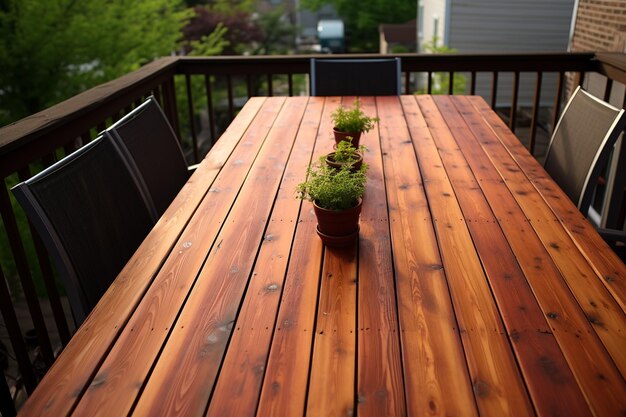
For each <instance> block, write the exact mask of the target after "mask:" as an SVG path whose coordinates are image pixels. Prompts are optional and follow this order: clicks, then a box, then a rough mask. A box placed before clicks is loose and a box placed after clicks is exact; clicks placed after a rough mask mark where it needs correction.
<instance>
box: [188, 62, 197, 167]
mask: <svg viewBox="0 0 626 417" xmlns="http://www.w3.org/2000/svg"><path fill="white" fill-rule="evenodd" d="M185 86H186V87H187V111H188V114H189V130H190V131H191V142H192V144H193V159H194V163H196V164H197V163H198V162H200V155H199V149H198V136H197V135H196V123H195V120H194V119H195V115H194V109H193V97H192V93H191V75H189V74H185Z"/></svg>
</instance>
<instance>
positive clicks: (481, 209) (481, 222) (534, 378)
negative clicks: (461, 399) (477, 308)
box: [403, 96, 591, 416]
mask: <svg viewBox="0 0 626 417" xmlns="http://www.w3.org/2000/svg"><path fill="white" fill-rule="evenodd" d="M406 101H411V103H410V104H414V103H415V102H414V101H413V100H406ZM404 102H405V101H403V104H404ZM435 104H436V106H437V107H436V109H435ZM420 106H421V107H422V109H428V115H429V117H428V122H429V125H437V126H442V127H443V126H446V125H447V126H448V129H449V132H447V131H445V130H444V129H442V130H437V132H436V134H434V135H433V137H434V141H435V144H436V148H434V145H433V146H432V148H431V149H430V150H429V152H437V149H438V150H439V154H440V156H441V159H442V161H443V164H444V167H445V168H446V172H447V173H448V175H449V176H450V180H451V182H452V184H453V187H454V190H455V192H456V195H457V198H458V200H459V203H460V205H461V209H462V210H463V214H464V216H465V218H466V219H467V225H468V228H469V230H470V233H471V235H472V239H473V240H474V243H475V245H476V249H477V251H478V254H479V256H480V258H481V262H482V264H483V266H484V268H485V272H486V273H487V277H488V279H489V283H490V285H491V288H492V290H493V293H494V296H495V299H496V302H497V303H498V308H499V310H500V313H501V315H502V319H503V321H504V324H505V327H506V329H507V333H508V335H509V338H510V340H511V344H512V346H513V349H514V351H515V354H516V357H517V361H518V363H519V365H520V369H521V371H522V374H523V376H524V380H525V383H526V386H527V387H528V390H529V392H530V395H531V398H532V400H533V403H534V406H535V410H536V412H537V414H538V415H540V416H554V415H568V416H574V415H580V416H585V415H591V411H590V410H589V407H588V406H587V404H586V402H585V400H584V397H583V396H582V392H581V390H580V388H579V387H578V385H577V384H576V380H575V378H574V375H573V374H572V372H571V370H570V369H569V366H568V364H567V361H566V360H565V357H564V356H563V353H562V352H561V350H560V348H559V346H558V344H557V342H556V340H555V338H554V335H553V334H552V332H551V330H550V326H549V324H548V322H547V320H546V318H545V317H544V315H543V312H542V311H541V308H540V306H539V304H538V303H537V300H536V299H535V297H534V295H533V293H532V290H531V288H530V286H529V285H528V282H527V281H526V278H525V276H524V274H523V272H522V270H521V268H520V266H519V265H518V263H517V259H516V257H515V254H514V253H513V251H512V250H511V248H510V246H509V244H508V242H507V239H506V237H505V235H504V233H503V231H502V229H501V228H500V225H499V224H498V221H497V219H496V217H495V216H494V214H493V213H492V211H491V208H490V206H489V203H488V201H487V200H486V198H485V195H484V194H483V193H482V190H481V188H480V186H479V184H478V181H480V180H483V178H482V177H481V176H480V171H479V173H478V176H477V177H476V178H475V177H474V174H473V173H472V171H471V169H470V166H475V165H476V164H472V163H469V165H470V166H468V162H467V161H466V160H465V157H464V156H463V153H462V152H463V151H464V150H467V148H468V146H466V143H467V140H466V138H467V137H470V136H471V135H472V134H471V132H470V131H469V128H467V125H466V124H465V121H464V120H463V118H462V117H461V115H460V114H459V113H458V111H457V110H456V108H455V107H454V105H453V104H452V102H451V101H450V99H449V97H444V96H438V97H434V101H433V100H421V101H420ZM437 110H438V111H437ZM433 130H434V129H433ZM470 146H471V145H470ZM472 149H476V147H473V148H472ZM484 166H487V167H488V166H489V162H488V161H484ZM490 168H491V170H494V169H495V168H493V167H490ZM477 180H478V181H477ZM490 185H493V183H487V184H485V185H484V186H485V187H487V186H490ZM502 186H504V185H503V184H502ZM509 198H510V199H511V200H513V197H512V196H510V197H509ZM498 204H500V202H498Z"/></svg>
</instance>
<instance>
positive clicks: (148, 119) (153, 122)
mask: <svg viewBox="0 0 626 417" xmlns="http://www.w3.org/2000/svg"><path fill="white" fill-rule="evenodd" d="M105 135H106V136H108V137H110V138H111V139H112V140H114V141H116V143H118V144H119V147H120V149H121V150H122V153H123V154H124V155H125V156H126V157H127V158H128V159H129V161H130V163H131V165H134V167H135V168H136V169H137V171H138V172H137V174H138V175H137V176H138V177H140V178H141V179H142V180H143V181H144V183H145V186H146V188H147V189H148V191H149V196H150V198H151V199H152V201H153V203H154V208H155V210H156V214H157V216H161V214H163V213H164V212H165V210H166V209H167V207H168V206H169V205H170V203H171V202H172V200H173V199H174V197H176V194H178V192H179V191H180V189H181V188H182V186H183V185H184V184H185V182H186V181H187V180H188V179H189V171H188V170H187V163H186V161H185V156H184V155H183V151H182V149H181V147H180V144H179V143H178V139H177V138H176V135H175V134H174V131H173V130H172V127H171V126H170V124H169V122H168V120H167V117H165V114H164V113H163V111H162V110H161V107H160V106H159V104H158V103H157V101H156V99H155V98H154V97H149V98H148V99H147V100H146V101H144V102H143V103H142V104H141V105H139V106H138V107H136V108H135V109H133V111H131V112H130V113H128V114H127V115H126V116H124V117H123V118H121V119H120V120H119V121H117V122H116V123H115V124H113V125H112V126H111V127H110V128H108V129H107V130H106V131H105Z"/></svg>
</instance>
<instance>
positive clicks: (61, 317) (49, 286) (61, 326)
mask: <svg viewBox="0 0 626 417" xmlns="http://www.w3.org/2000/svg"><path fill="white" fill-rule="evenodd" d="M18 175H19V178H20V181H26V180H27V179H28V178H30V176H31V175H30V170H29V169H28V167H25V168H24V169H22V170H20V171H19V173H18ZM28 228H29V230H30V235H31V237H32V239H33V245H34V246H35V253H36V255H37V260H38V261H39V267H40V268H41V276H42V278H43V283H44V285H45V286H46V292H47V293H48V300H50V308H51V309H52V315H53V316H54V321H55V323H56V326H57V329H58V331H59V338H60V339H61V343H62V344H63V345H64V346H65V345H66V344H67V342H69V341H70V330H69V328H68V327H67V320H66V319H65V312H64V311H63V306H62V305H61V297H60V296H59V292H58V291H57V286H56V282H55V279H54V272H53V270H52V264H51V263H50V258H49V257H48V251H47V250H46V248H45V246H44V244H43V241H42V240H41V238H40V237H39V234H38V233H37V232H36V231H35V228H34V227H33V224H32V223H31V222H30V220H29V221H28Z"/></svg>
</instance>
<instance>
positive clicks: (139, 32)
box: [0, 0, 191, 125]
mask: <svg viewBox="0 0 626 417" xmlns="http://www.w3.org/2000/svg"><path fill="white" fill-rule="evenodd" d="M190 15H191V13H190V10H187V9H185V8H184V6H183V4H182V0H135V1H126V0H108V1H106V2H103V1H101V0H2V1H0V68H1V70H0V125H4V124H6V123H9V122H11V121H14V120H17V119H20V118H22V117H25V116H27V115H30V114H33V113H35V112H37V111H39V110H41V109H43V108H46V107H48V106H50V105H52V104H54V103H57V102H59V101H61V100H64V99H66V98H68V97H71V96H72V95H75V94H77V93H78V92H80V91H82V90H85V89H87V88H90V87H92V86H94V85H97V84H100V83H103V82H105V81H108V80H111V79H113V78H116V77H119V76H121V75H123V74H125V73H128V72H130V71H133V70H135V69H137V68H139V67H140V66H141V65H143V64H145V63H147V62H150V61H151V60H153V59H155V58H157V57H160V56H164V55H170V54H171V53H172V52H174V51H175V50H176V49H177V47H178V45H179V41H180V39H181V29H182V27H183V26H184V24H185V23H186V21H187V20H188V19H189V18H190Z"/></svg>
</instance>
